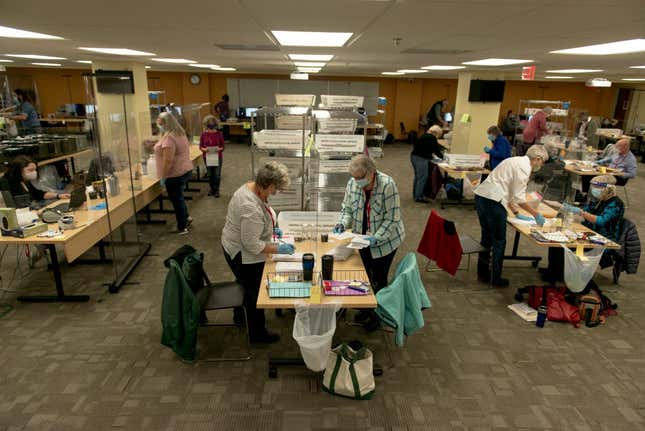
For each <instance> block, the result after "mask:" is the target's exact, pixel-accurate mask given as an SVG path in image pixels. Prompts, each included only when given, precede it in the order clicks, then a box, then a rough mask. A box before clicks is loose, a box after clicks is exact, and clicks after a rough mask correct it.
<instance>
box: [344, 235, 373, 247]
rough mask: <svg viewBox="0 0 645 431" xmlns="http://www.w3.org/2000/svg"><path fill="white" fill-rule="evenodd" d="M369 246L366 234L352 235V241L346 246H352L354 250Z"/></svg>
mask: <svg viewBox="0 0 645 431" xmlns="http://www.w3.org/2000/svg"><path fill="white" fill-rule="evenodd" d="M369 246H370V241H369V240H368V239H367V237H366V236H364V235H354V238H352V241H351V242H350V243H349V245H348V246H347V247H349V248H353V249H355V250H360V249H363V248H365V247H369Z"/></svg>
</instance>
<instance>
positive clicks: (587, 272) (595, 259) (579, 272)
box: [562, 245, 605, 293]
mask: <svg viewBox="0 0 645 431" xmlns="http://www.w3.org/2000/svg"><path fill="white" fill-rule="evenodd" d="M562 248H564V282H565V283H566V285H567V287H568V288H569V290H570V291H572V292H574V293H578V292H582V291H583V290H584V288H585V287H587V283H589V280H591V277H593V274H594V272H596V268H597V267H598V264H599V263H600V259H601V258H602V253H603V251H604V250H605V249H604V248H594V249H593V250H591V251H589V252H587V253H585V254H584V255H585V257H586V260H580V258H578V256H576V253H575V252H573V251H571V250H569V249H568V248H567V247H565V246H564V245H563V246H562Z"/></svg>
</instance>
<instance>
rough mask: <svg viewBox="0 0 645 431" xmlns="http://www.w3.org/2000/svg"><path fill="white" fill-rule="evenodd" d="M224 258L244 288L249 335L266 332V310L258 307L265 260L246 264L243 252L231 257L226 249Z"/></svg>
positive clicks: (254, 335)
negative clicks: (243, 261) (243, 260)
mask: <svg viewBox="0 0 645 431" xmlns="http://www.w3.org/2000/svg"><path fill="white" fill-rule="evenodd" d="M224 258H225V259H226V263H228V266H229V267H230V268H231V271H232V272H233V275H235V278H236V279H237V282H238V283H240V284H241V285H242V288H243V289H244V306H245V307H246V312H247V314H248V319H249V336H250V337H251V338H253V337H257V336H260V335H262V334H263V333H265V332H266V327H265V324H266V320H265V317H264V310H262V309H258V308H257V302H258V293H259V292H260V284H261V283H262V271H264V262H259V263H246V264H244V263H242V252H240V253H238V254H236V255H235V257H234V258H232V259H231V257H230V256H229V255H228V253H226V251H224Z"/></svg>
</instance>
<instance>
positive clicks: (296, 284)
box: [267, 271, 320, 298]
mask: <svg viewBox="0 0 645 431" xmlns="http://www.w3.org/2000/svg"><path fill="white" fill-rule="evenodd" d="M318 283H320V277H319V275H318V274H317V273H316V272H314V274H313V278H312V280H310V281H304V280H303V274H302V271H294V272H269V273H267V290H268V293H269V298H309V297H310V296H311V286H314V285H316V284H318Z"/></svg>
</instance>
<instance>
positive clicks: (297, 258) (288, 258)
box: [271, 253, 315, 269]
mask: <svg viewBox="0 0 645 431" xmlns="http://www.w3.org/2000/svg"><path fill="white" fill-rule="evenodd" d="M302 254H303V253H294V254H274V255H273V256H272V257H271V259H272V260H273V261H274V262H302ZM314 258H315V255H314ZM300 269H302V268H300Z"/></svg>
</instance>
